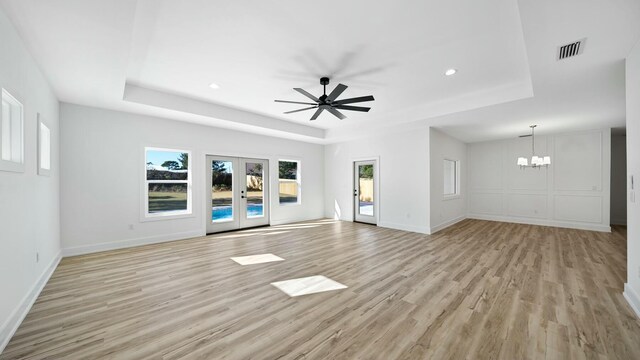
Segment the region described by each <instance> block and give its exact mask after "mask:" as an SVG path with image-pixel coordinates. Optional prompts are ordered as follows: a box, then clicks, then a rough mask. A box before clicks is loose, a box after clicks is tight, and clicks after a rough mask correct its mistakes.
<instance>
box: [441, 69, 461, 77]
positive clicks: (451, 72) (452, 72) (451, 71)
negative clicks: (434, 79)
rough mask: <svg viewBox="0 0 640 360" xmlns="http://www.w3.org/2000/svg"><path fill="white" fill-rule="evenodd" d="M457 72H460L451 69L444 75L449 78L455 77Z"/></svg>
mask: <svg viewBox="0 0 640 360" xmlns="http://www.w3.org/2000/svg"><path fill="white" fill-rule="evenodd" d="M457 72H458V70H456V69H449V70H447V71H445V72H444V74H445V75H447V76H451V75H453V74H455V73H457Z"/></svg>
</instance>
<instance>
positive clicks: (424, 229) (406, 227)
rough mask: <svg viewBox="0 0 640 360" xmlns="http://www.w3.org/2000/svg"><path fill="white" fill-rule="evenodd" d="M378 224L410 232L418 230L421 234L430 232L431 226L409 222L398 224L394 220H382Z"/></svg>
mask: <svg viewBox="0 0 640 360" xmlns="http://www.w3.org/2000/svg"><path fill="white" fill-rule="evenodd" d="M378 226H380V227H384V228H389V229H395V230H403V231H409V232H416V233H421V234H427V235H428V234H429V228H428V227H426V226H415V225H407V224H397V223H392V222H386V221H380V222H378Z"/></svg>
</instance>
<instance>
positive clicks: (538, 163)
mask: <svg viewBox="0 0 640 360" xmlns="http://www.w3.org/2000/svg"><path fill="white" fill-rule="evenodd" d="M536 126H538V125H530V126H529V127H530V128H531V134H529V135H520V137H529V136H531V165H529V161H528V160H527V158H526V157H519V158H518V166H520V169H524V168H528V167H532V168H538V169H540V168H541V167H543V166H544V167H549V165H551V156H537V155H536V138H535V135H534V129H535V128H536Z"/></svg>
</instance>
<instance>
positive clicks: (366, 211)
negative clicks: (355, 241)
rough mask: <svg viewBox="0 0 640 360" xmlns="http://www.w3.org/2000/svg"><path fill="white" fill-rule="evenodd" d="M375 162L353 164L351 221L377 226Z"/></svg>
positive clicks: (356, 162) (366, 161) (376, 169)
mask: <svg viewBox="0 0 640 360" xmlns="http://www.w3.org/2000/svg"><path fill="white" fill-rule="evenodd" d="M377 171H378V168H377V166H376V161H375V160H365V161H354V162H353V185H354V190H353V220H354V221H358V222H363V223H368V224H374V225H377V220H376V219H377V215H378V214H377V213H376V212H377V206H376V205H377V204H376V203H377V201H378V199H377V196H378V194H377V193H376V183H375V182H376V177H377V174H376V172H377Z"/></svg>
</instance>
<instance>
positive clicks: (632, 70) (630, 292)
mask: <svg viewBox="0 0 640 360" xmlns="http://www.w3.org/2000/svg"><path fill="white" fill-rule="evenodd" d="M626 70H627V71H626V77H627V78H626V84H627V85H626V86H627V174H628V177H627V189H628V195H627V198H628V202H627V283H626V284H625V290H624V295H625V297H626V298H627V300H629V303H630V304H631V305H632V306H633V308H634V310H635V311H636V314H638V317H640V199H639V198H638V196H639V195H640V191H638V189H640V42H639V43H637V44H636V46H635V47H634V49H633V50H632V52H631V54H629V57H627V62H626ZM631 176H633V180H634V189H633V190H632V189H631V180H630V179H631Z"/></svg>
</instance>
